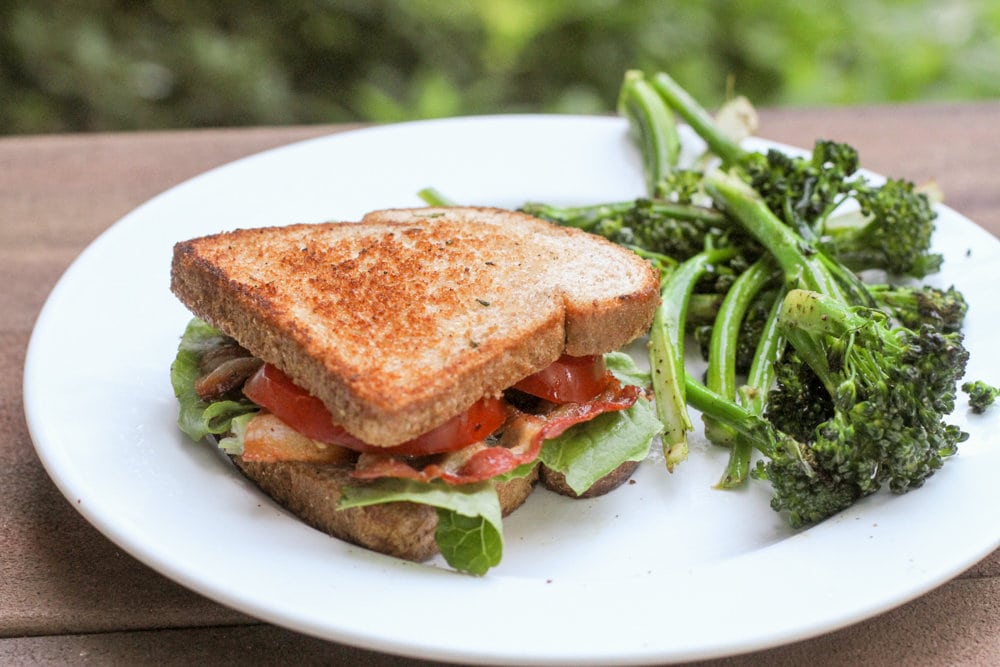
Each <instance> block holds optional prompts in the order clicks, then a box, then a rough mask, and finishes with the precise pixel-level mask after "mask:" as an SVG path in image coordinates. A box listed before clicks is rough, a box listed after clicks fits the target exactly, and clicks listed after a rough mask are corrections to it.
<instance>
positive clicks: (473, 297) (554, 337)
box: [171, 208, 659, 446]
mask: <svg viewBox="0 0 1000 667" xmlns="http://www.w3.org/2000/svg"><path fill="white" fill-rule="evenodd" d="M581 258H586V260H585V261H584V260H582V259H581ZM171 287H172V289H173V291H174V293H175V294H176V295H177V296H178V298H179V299H180V300H181V301H182V302H183V303H184V304H185V305H187V306H188V308H189V309H190V310H191V311H192V312H193V313H194V314H195V315H196V316H198V317H200V318H202V319H204V320H206V321H207V322H209V323H210V324H212V325H213V326H216V327H218V328H219V329H221V330H222V331H223V332H225V333H226V334H228V335H230V336H232V337H233V338H235V339H236V340H237V341H239V342H240V343H241V344H242V345H243V346H244V347H246V348H247V349H248V350H250V351H251V352H252V353H253V354H254V355H255V356H257V357H259V358H261V359H263V360H264V361H267V362H270V363H272V364H275V365H277V366H278V367H279V368H281V369H282V370H283V371H284V372H286V373H287V374H288V375H289V376H290V377H291V378H292V379H293V380H294V381H295V382H296V383H297V384H299V386H301V387H303V388H304V389H306V390H307V391H309V392H310V393H311V394H313V395H314V396H316V397H318V398H320V399H321V400H322V401H323V403H324V404H325V405H326V406H327V408H328V409H329V410H330V411H331V413H332V414H333V416H334V420H335V421H337V422H338V423H340V424H341V425H343V426H344V428H345V429H347V430H348V431H349V432H350V433H351V434H353V435H355V436H356V437H358V438H360V439H362V440H364V441H365V442H368V443H370V444H373V445H378V446H392V445H396V444H399V443H401V442H405V441H407V440H409V439H412V438H414V437H416V436H417V435H420V434H422V433H424V432H426V431H428V430H430V429H431V428H433V427H435V426H437V425H439V424H441V423H443V422H444V421H446V420H447V419H448V418H450V417H452V416H454V415H456V414H458V413H460V412H461V411H463V410H465V409H466V408H468V407H469V406H470V405H471V404H472V403H474V402H475V401H476V400H478V399H479V398H481V397H483V396H485V395H496V394H499V393H500V392H501V391H503V390H504V389H506V388H507V387H509V386H510V385H512V384H514V383H515V382H516V381H517V380H519V379H521V378H523V377H525V376H527V375H529V374H531V373H533V372H535V371H537V370H540V369H542V368H544V367H545V366H547V365H548V364H550V363H551V362H553V361H555V360H556V359H557V358H558V357H559V356H560V355H561V354H563V353H566V354H572V355H586V354H602V353H604V352H608V351H610V350H613V349H617V348H619V347H621V346H622V345H625V344H626V343H628V342H629V341H631V340H633V339H634V338H636V337H638V336H640V335H642V334H644V333H645V332H646V331H647V330H648V327H649V324H650V322H651V321H652V317H653V313H654V311H655V309H656V306H657V305H658V303H659V276H658V274H657V272H656V271H655V269H653V267H652V266H651V265H650V264H649V263H648V262H646V261H645V260H642V259H640V258H639V257H637V256H636V255H635V254H634V253H631V252H629V251H628V250H625V249H623V248H621V247H619V246H616V245H614V244H612V243H610V242H608V241H606V240H605V239H601V238H599V237H596V236H593V235H590V234H586V233H584V232H581V231H579V230H575V229H567V228H562V227H558V226H555V225H552V224H550V223H547V222H544V221H541V220H538V219H536V218H533V217H531V216H528V215H524V214H521V213H514V212H511V211H505V210H501V209H489V208H454V209H395V210H387V211H379V212H374V213H371V214H369V215H368V216H365V218H364V220H362V222H361V223H360V224H359V223H324V224H319V225H292V226H288V227H272V228H264V229H249V230H236V231H234V232H229V233H224V234H216V235H212V236H208V237H202V238H199V239H193V240H190V241H185V242H182V243H178V244H177V245H176V246H175V248H174V260H173V265H172V268H171Z"/></svg>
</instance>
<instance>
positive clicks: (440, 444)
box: [243, 364, 507, 456]
mask: <svg viewBox="0 0 1000 667" xmlns="http://www.w3.org/2000/svg"><path fill="white" fill-rule="evenodd" d="M243 393H244V395H246V397H247V398H249V399H250V400H251V401H253V402H254V403H256V404H257V405H259V406H261V407H262V408H266V409H267V410H268V411H270V412H271V413H272V414H274V415H275V416H276V417H278V419H280V420H281V421H283V422H285V423H286V424H288V425H289V426H290V427H292V428H293V429H295V430H296V431H298V432H299V433H301V434H302V435H304V436H306V437H307V438H312V439H313V440H319V441H320V442H329V443H334V444H338V445H342V446H344V447H347V448H349V449H353V450H355V451H358V452H367V453H379V454H390V455H392V454H395V455H402V456H424V455H427V454H437V453H441V452H450V451H454V450H457V449H461V448H462V447H465V446H466V445H469V444H472V443H473V442H478V441H479V440H483V439H484V438H486V437H487V436H488V435H490V434H491V433H493V431H495V430H497V429H498V428H500V426H501V425H503V423H504V421H505V420H506V418H507V407H506V405H505V404H504V402H503V401H502V400H500V399H498V398H493V397H486V398H482V399H480V400H479V401H477V402H476V403H474V404H473V405H472V407H470V408H469V409H468V410H466V411H465V412H463V413H461V414H459V415H457V416H456V417H453V418H451V419H449V420H448V421H446V422H445V423H444V424H442V425H441V426H438V427H437V428H434V429H432V430H430V431H428V432H427V433H424V434H423V435H421V436H418V437H416V438H414V439H413V440H410V441H407V442H404V443H403V444H401V445H396V446H394V447H378V446H375V445H370V444H368V443H366V442H364V441H362V440H359V439H358V438H356V437H354V436H353V435H351V434H350V433H348V432H347V431H346V430H345V429H344V428H343V427H342V426H340V425H338V424H336V423H334V421H333V416H332V415H331V414H330V411H329V410H327V408H326V406H325V405H323V402H322V401H321V400H319V399H318V398H316V397H315V396H312V395H311V394H309V392H307V391H305V390H304V389H302V388H301V387H299V386H298V385H296V384H295V383H294V382H293V381H292V379H291V378H289V377H288V376H287V375H286V374H285V373H284V372H282V371H281V370H279V369H278V368H277V367H275V366H273V365H271V364H264V365H263V366H261V367H260V369H259V370H258V371H257V372H256V373H255V374H254V375H253V376H252V377H251V378H250V379H249V380H247V383H246V384H245V385H244V387H243Z"/></svg>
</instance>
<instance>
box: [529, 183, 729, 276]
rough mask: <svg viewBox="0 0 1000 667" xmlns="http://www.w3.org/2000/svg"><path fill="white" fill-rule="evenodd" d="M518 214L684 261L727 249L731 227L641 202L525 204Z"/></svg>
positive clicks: (675, 207)
mask: <svg viewBox="0 0 1000 667" xmlns="http://www.w3.org/2000/svg"><path fill="white" fill-rule="evenodd" d="M521 211H523V212H525V213H529V214H531V215H534V216H536V217H539V218H542V219H545V220H549V221H551V222H555V223H558V224H560V225H565V226H569V227H577V228H579V229H583V230H584V231H588V232H591V233H592V234H598V235H600V236H603V237H605V238H607V239H609V240H611V241H614V242H615V243H619V244H621V245H624V246H628V247H631V248H640V249H643V250H645V251H648V252H654V253H658V254H661V255H666V256H668V257H671V258H672V259H674V260H676V261H684V260H686V259H688V258H690V257H692V256H694V255H696V254H698V253H699V252H701V251H702V250H704V249H705V248H706V246H707V245H710V246H720V245H726V244H727V241H725V240H724V239H725V237H726V236H727V234H729V232H730V230H731V228H732V224H731V223H730V222H729V220H728V219H727V218H726V216H724V215H722V214H721V213H720V212H719V211H716V210H714V209H712V208H708V207H705V206H697V205H694V204H682V203H675V202H667V201H663V200H658V199H648V198H640V199H637V200H634V201H628V202H618V203H613V204H598V205H595V206H575V207H560V206H554V205H551V204H544V203H527V204H524V205H523V206H522V207H521Z"/></svg>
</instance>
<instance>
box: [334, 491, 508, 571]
mask: <svg viewBox="0 0 1000 667" xmlns="http://www.w3.org/2000/svg"><path fill="white" fill-rule="evenodd" d="M391 502H412V503H420V504H422V505H430V506H432V507H435V508H437V512H438V527H437V533H436V534H435V539H436V540H437V545H438V548H439V549H440V550H441V555H442V556H443V557H444V559H445V561H446V562H447V563H448V565H450V566H451V567H453V568H455V569H456V570H459V571H460V572H468V573H469V574H477V575H482V574H485V573H486V571H487V570H489V569H490V568H491V567H493V566H494V565H496V564H498V563H499V562H500V559H501V558H502V557H503V527H502V521H501V510H500V499H499V498H498V497H497V492H496V487H494V485H493V483H492V482H488V481H487V482H479V483H477V484H462V485H459V486H449V485H448V484H445V483H443V482H417V481H413V480H406V479H392V478H383V479H379V480H376V481H375V482H374V483H372V484H368V485H365V486H357V487H345V488H344V490H343V496H342V497H341V500H340V505H339V506H340V508H341V509H343V508H347V507H363V506H366V505H377V504H379V503H391Z"/></svg>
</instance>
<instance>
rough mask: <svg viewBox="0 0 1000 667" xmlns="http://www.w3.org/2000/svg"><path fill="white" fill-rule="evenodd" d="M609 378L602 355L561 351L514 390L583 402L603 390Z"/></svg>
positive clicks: (539, 396) (557, 399)
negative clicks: (561, 354)
mask: <svg viewBox="0 0 1000 667" xmlns="http://www.w3.org/2000/svg"><path fill="white" fill-rule="evenodd" d="M610 377H611V374H610V373H609V372H608V369H607V367H605V365H604V357H603V356H601V355H593V356H586V357H571V356H569V355H567V354H564V355H563V356H561V357H559V359H557V360H556V361H554V362H553V363H551V364H549V366H548V367H547V368H544V369H542V370H540V371H538V372H537V373H534V374H532V375H529V376H528V377H526V378H524V379H523V380H521V381H520V382H518V383H517V384H515V385H514V389H517V390H519V391H523V392H524V393H526V394H531V395H532V396H537V397H538V398H544V399H545V400H546V401H549V402H551V403H560V404H562V403H585V402H587V401H589V400H590V399H592V398H593V397H594V396H597V395H598V394H600V393H601V392H602V391H604V388H605V387H607V386H608V379H609V378H610Z"/></svg>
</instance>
